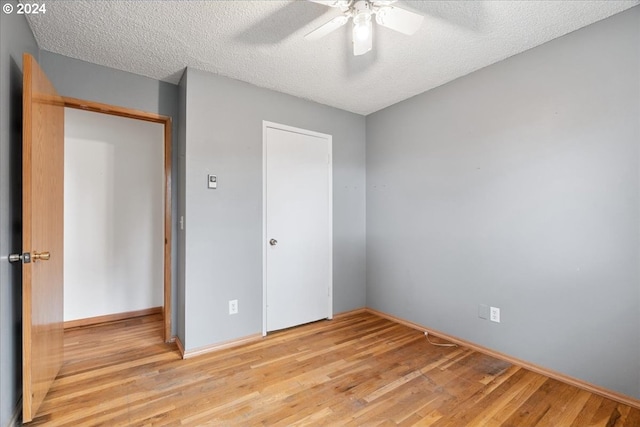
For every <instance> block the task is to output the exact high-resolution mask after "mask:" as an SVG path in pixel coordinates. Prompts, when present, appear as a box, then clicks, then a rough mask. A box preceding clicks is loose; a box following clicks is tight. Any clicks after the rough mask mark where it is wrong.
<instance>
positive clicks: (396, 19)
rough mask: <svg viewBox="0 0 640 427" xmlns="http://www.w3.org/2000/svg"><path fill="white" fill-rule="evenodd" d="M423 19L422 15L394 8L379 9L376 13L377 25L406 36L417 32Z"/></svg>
mask: <svg viewBox="0 0 640 427" xmlns="http://www.w3.org/2000/svg"><path fill="white" fill-rule="evenodd" d="M423 19H424V17H423V16H422V15H418V14H417V13H413V12H409V11H408V10H405V9H401V8H399V7H395V6H388V7H381V8H380V9H379V10H378V12H377V13H376V22H377V23H378V24H380V25H382V26H383V27H387V28H390V29H392V30H395V31H398V32H400V33H402V34H406V35H408V36H410V35H412V34H413V33H415V32H416V31H418V28H420V25H422V20H423Z"/></svg>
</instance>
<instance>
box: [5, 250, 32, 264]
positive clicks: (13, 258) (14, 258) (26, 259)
mask: <svg viewBox="0 0 640 427" xmlns="http://www.w3.org/2000/svg"><path fill="white" fill-rule="evenodd" d="M20 261H22V262H23V263H25V264H29V263H30V262H31V254H30V253H29V252H25V253H23V254H11V255H9V262H20Z"/></svg>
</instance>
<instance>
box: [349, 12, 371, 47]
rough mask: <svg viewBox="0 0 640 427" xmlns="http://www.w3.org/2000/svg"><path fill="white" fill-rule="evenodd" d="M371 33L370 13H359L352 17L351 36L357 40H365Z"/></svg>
mask: <svg viewBox="0 0 640 427" xmlns="http://www.w3.org/2000/svg"><path fill="white" fill-rule="evenodd" d="M370 35H371V14H370V13H368V12H363V13H359V14H357V15H356V16H354V17H353V37H354V38H356V39H358V40H366V39H368V38H369V36H370Z"/></svg>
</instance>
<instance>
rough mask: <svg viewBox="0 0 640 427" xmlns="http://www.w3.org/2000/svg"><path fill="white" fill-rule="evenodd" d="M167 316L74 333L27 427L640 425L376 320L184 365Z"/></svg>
mask: <svg viewBox="0 0 640 427" xmlns="http://www.w3.org/2000/svg"><path fill="white" fill-rule="evenodd" d="M162 328H163V321H162V318H161V316H159V315H152V316H146V317H142V318H137V319H130V320H123V321H119V322H112V323H109V324H105V325H99V326H98V325H94V326H89V327H85V328H77V329H71V330H67V331H65V362H64V364H63V367H62V370H61V372H60V375H59V376H58V378H57V379H56V381H55V382H54V383H53V386H52V388H51V391H50V392H49V394H48V395H47V396H46V398H45V400H44V402H43V404H42V408H41V411H40V412H39V414H38V416H37V417H36V418H35V419H34V420H33V422H31V423H30V424H27V426H41V425H46V426H74V427H76V426H98V425H104V426H109V427H111V426H201V425H213V426H219V425H223V426H302V425H310V426H340V427H342V426H378V425H380V426H386V425H393V426H407V427H408V426H432V427H460V426H483V427H491V426H495V427H499V426H518V427H521V426H546V425H553V426H558V427H562V426H576V427H578V426H585V427H586V426H594V427H624V426H638V425H640V410H638V409H635V408H631V407H629V406H626V405H623V404H620V403H618V402H614V401H611V400H608V399H606V398H604V397H601V396H596V395H593V394H591V393H588V392H586V391H583V390H580V389H577V388H575V387H573V386H569V385H567V384H564V383H561V382H558V381H556V380H551V379H549V378H547V377H545V376H542V375H539V374H536V373H533V372H531V371H528V370H526V369H524V368H520V367H517V366H512V365H510V364H509V363H506V362H503V361H501V360H498V359H495V358H493V357H490V356H487V355H484V354H481V353H478V352H476V351H473V350H470V349H468V348H463V347H446V348H445V347H435V346H432V345H431V344H429V343H428V342H427V340H426V339H425V338H424V335H423V334H422V333H420V332H418V331H416V330H413V329H411V328H409V327H407V326H404V325H400V324H398V323H394V322H393V321H390V320H387V319H383V318H380V317H378V316H376V315H374V314H371V313H366V312H358V313H353V314H350V315H346V316H340V317H338V318H337V319H335V320H332V321H319V322H315V323H311V324H308V325H303V326H300V327H297V328H292V329H288V330H284V331H279V332H276V333H273V334H270V335H269V336H267V337H266V338H264V339H262V340H260V341H256V342H252V343H248V344H245V345H242V346H239V347H236V348H228V349H224V350H220V351H217V352H214V353H208V354H203V355H199V356H195V357H192V358H189V359H186V360H182V359H181V358H180V354H179V352H178V349H177V347H176V345H175V344H170V345H167V344H165V343H164V342H163V335H162V334H163V329H162Z"/></svg>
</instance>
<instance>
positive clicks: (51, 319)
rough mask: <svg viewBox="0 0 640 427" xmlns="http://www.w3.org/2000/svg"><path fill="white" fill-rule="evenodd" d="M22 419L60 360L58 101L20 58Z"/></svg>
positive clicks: (30, 62)
mask: <svg viewBox="0 0 640 427" xmlns="http://www.w3.org/2000/svg"><path fill="white" fill-rule="evenodd" d="M23 72H24V82H23V153H22V155H23V165H22V167H23V183H22V185H23V193H22V251H23V256H22V261H23V264H22V300H23V306H22V351H23V353H22V354H23V356H22V367H23V395H22V400H23V408H22V409H23V420H24V422H28V421H31V420H32V419H33V417H34V416H35V414H36V411H37V410H38V408H39V407H40V404H41V403H42V401H43V399H44V397H45V396H46V395H47V392H48V391H49V388H50V387H51V383H52V382H53V380H54V379H55V378H56V376H57V375H58V372H59V370H60V367H61V366H62V361H63V320H64V319H63V314H64V313H63V308H64V307H63V272H62V265H63V263H62V255H63V243H62V239H63V233H62V228H63V196H64V194H63V192H64V187H63V179H64V103H63V100H62V98H61V97H60V96H59V95H58V94H57V92H56V90H55V89H54V87H53V85H52V84H51V82H50V81H49V79H48V78H47V76H46V75H45V74H44V72H43V71H42V70H41V69H40V67H39V65H38V63H37V62H36V61H35V59H34V58H33V57H32V56H31V55H29V54H25V55H24V57H23Z"/></svg>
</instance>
